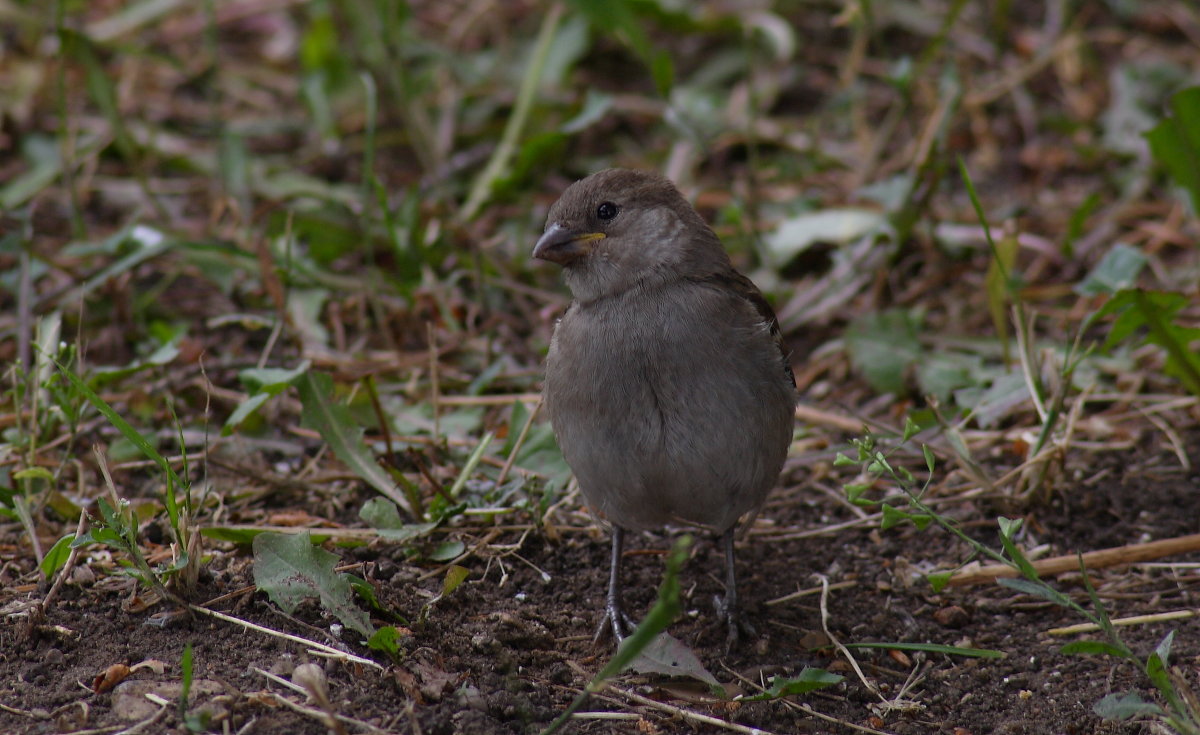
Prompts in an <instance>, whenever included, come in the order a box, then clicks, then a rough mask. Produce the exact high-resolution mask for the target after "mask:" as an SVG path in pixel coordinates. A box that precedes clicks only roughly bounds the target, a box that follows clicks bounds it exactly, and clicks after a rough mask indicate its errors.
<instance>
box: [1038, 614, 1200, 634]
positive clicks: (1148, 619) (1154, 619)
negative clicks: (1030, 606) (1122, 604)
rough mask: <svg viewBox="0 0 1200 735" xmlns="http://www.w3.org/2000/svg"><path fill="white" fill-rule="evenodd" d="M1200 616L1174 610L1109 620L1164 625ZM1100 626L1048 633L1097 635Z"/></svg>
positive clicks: (1049, 631)
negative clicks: (1171, 621) (1168, 621)
mask: <svg viewBox="0 0 1200 735" xmlns="http://www.w3.org/2000/svg"><path fill="white" fill-rule="evenodd" d="M1197 615H1200V610H1173V611H1171V612H1165V613H1154V614H1153V615H1131V616H1129V617H1127V618H1112V619H1111V620H1109V622H1110V623H1112V624H1113V625H1144V624H1146V623H1162V622H1165V621H1167V620H1185V619H1187V618H1194V617H1196V616H1197ZM1100 629H1101V628H1100V626H1099V625H1096V624H1095V623H1079V624H1078V625H1068V626H1066V627H1063V628H1051V629H1050V630H1048V631H1046V632H1047V633H1049V634H1050V635H1073V634H1075V633H1095V632H1096V631H1098V630H1100Z"/></svg>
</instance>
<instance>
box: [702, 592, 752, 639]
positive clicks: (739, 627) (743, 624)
mask: <svg viewBox="0 0 1200 735" xmlns="http://www.w3.org/2000/svg"><path fill="white" fill-rule="evenodd" d="M713 607H714V608H716V610H717V618H718V619H720V620H723V621H725V625H726V626H727V630H728V632H727V633H726V635H725V653H726V654H729V653H730V652H732V651H733V650H734V649H735V648H737V646H738V643H739V642H741V640H742V639H743V638H746V639H753V638H756V637H757V636H758V631H756V630H755V629H754V626H753V625H751V624H750V623H749V622H748V621H747V620H746V619H745V618H743V617H742V615H741V611H740V610H738V607H737V604H736V602H731V601H730V600H729V598H727V597H722V596H721V595H713Z"/></svg>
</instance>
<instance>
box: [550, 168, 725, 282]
mask: <svg viewBox="0 0 1200 735" xmlns="http://www.w3.org/2000/svg"><path fill="white" fill-rule="evenodd" d="M533 257H535V258H540V259H542V260H548V261H550V262H552V263H558V264H559V265H561V266H562V267H563V269H564V271H565V273H566V281H567V285H568V286H569V287H570V289H571V292H572V293H573V294H574V295H575V298H577V299H579V300H581V301H591V300H593V299H596V298H600V297H603V296H606V295H610V294H615V293H620V292H622V291H625V290H627V289H629V288H631V287H633V286H635V285H638V284H649V283H653V282H655V281H667V280H670V279H672V278H685V277H689V276H700V275H704V274H706V273H708V272H711V271H713V270H716V269H720V268H721V267H722V266H723V265H724V266H726V267H727V266H728V263H729V260H728V256H727V255H726V254H725V249H724V248H723V247H721V243H720V241H719V240H718V239H717V236H716V235H715V234H713V232H712V230H711V229H709V227H708V225H706V224H705V223H704V220H703V219H702V218H701V217H700V215H699V214H697V213H696V210H695V209H693V208H692V206H691V205H690V204H688V202H687V200H685V199H684V198H683V195H681V194H680V193H679V190H678V189H676V188H675V186H674V184H672V183H671V182H670V181H668V180H667V179H665V178H663V177H661V176H658V175H657V174H652V173H647V172H644V171H631V170H629V169H617V168H614V169H607V170H605V171H600V172H599V173H596V174H592V175H591V176H589V177H587V178H586V179H582V180H580V181H577V182H575V183H574V184H572V185H571V186H569V187H567V190H566V191H564V192H563V194H562V196H561V197H560V198H559V200H558V201H557V202H555V204H554V206H552V207H551V208H550V214H549V216H548V217H547V218H546V230H545V232H544V233H543V234H542V236H541V238H539V239H538V241H537V245H535V246H534V248H533Z"/></svg>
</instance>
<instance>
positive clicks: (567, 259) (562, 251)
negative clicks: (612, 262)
mask: <svg viewBox="0 0 1200 735" xmlns="http://www.w3.org/2000/svg"><path fill="white" fill-rule="evenodd" d="M603 239H604V233H603V232H575V231H573V230H570V229H567V228H566V227H563V226H562V225H560V224H558V223H557V222H555V223H553V224H552V225H550V226H549V227H547V228H546V231H545V232H544V233H542V236H541V237H539V238H538V241H537V245H534V246H533V257H535V258H540V259H541V260H548V261H550V262H551V263H558V264H559V265H567V264H568V263H571V262H574V261H576V260H579V259H580V258H582V257H584V256H585V255H587V254H588V253H590V252H592V248H593V247H594V245H593V243H595V242H596V241H597V240H603Z"/></svg>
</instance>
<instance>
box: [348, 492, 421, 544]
mask: <svg viewBox="0 0 1200 735" xmlns="http://www.w3.org/2000/svg"><path fill="white" fill-rule="evenodd" d="M358 517H359V518H361V519H363V520H364V521H366V523H367V525H369V526H371V528H374V529H375V531H376V532H378V533H379V535H380V537H382V538H385V539H387V540H388V541H397V542H400V541H408V540H410V539H414V538H419V537H421V536H424V535H425V534H427V533H429V532H430V531H432V530H433V529H435V528H437V527H438V523H439V521H430V522H429V523H405V522H404V520H403V519H402V518H401V517H400V512H399V511H398V510H396V504H395V503H393V502H392V501H390V500H388V499H387V498H371V499H370V500H368V501H367V502H365V503H363V507H362V509H361V510H359V511H358Z"/></svg>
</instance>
